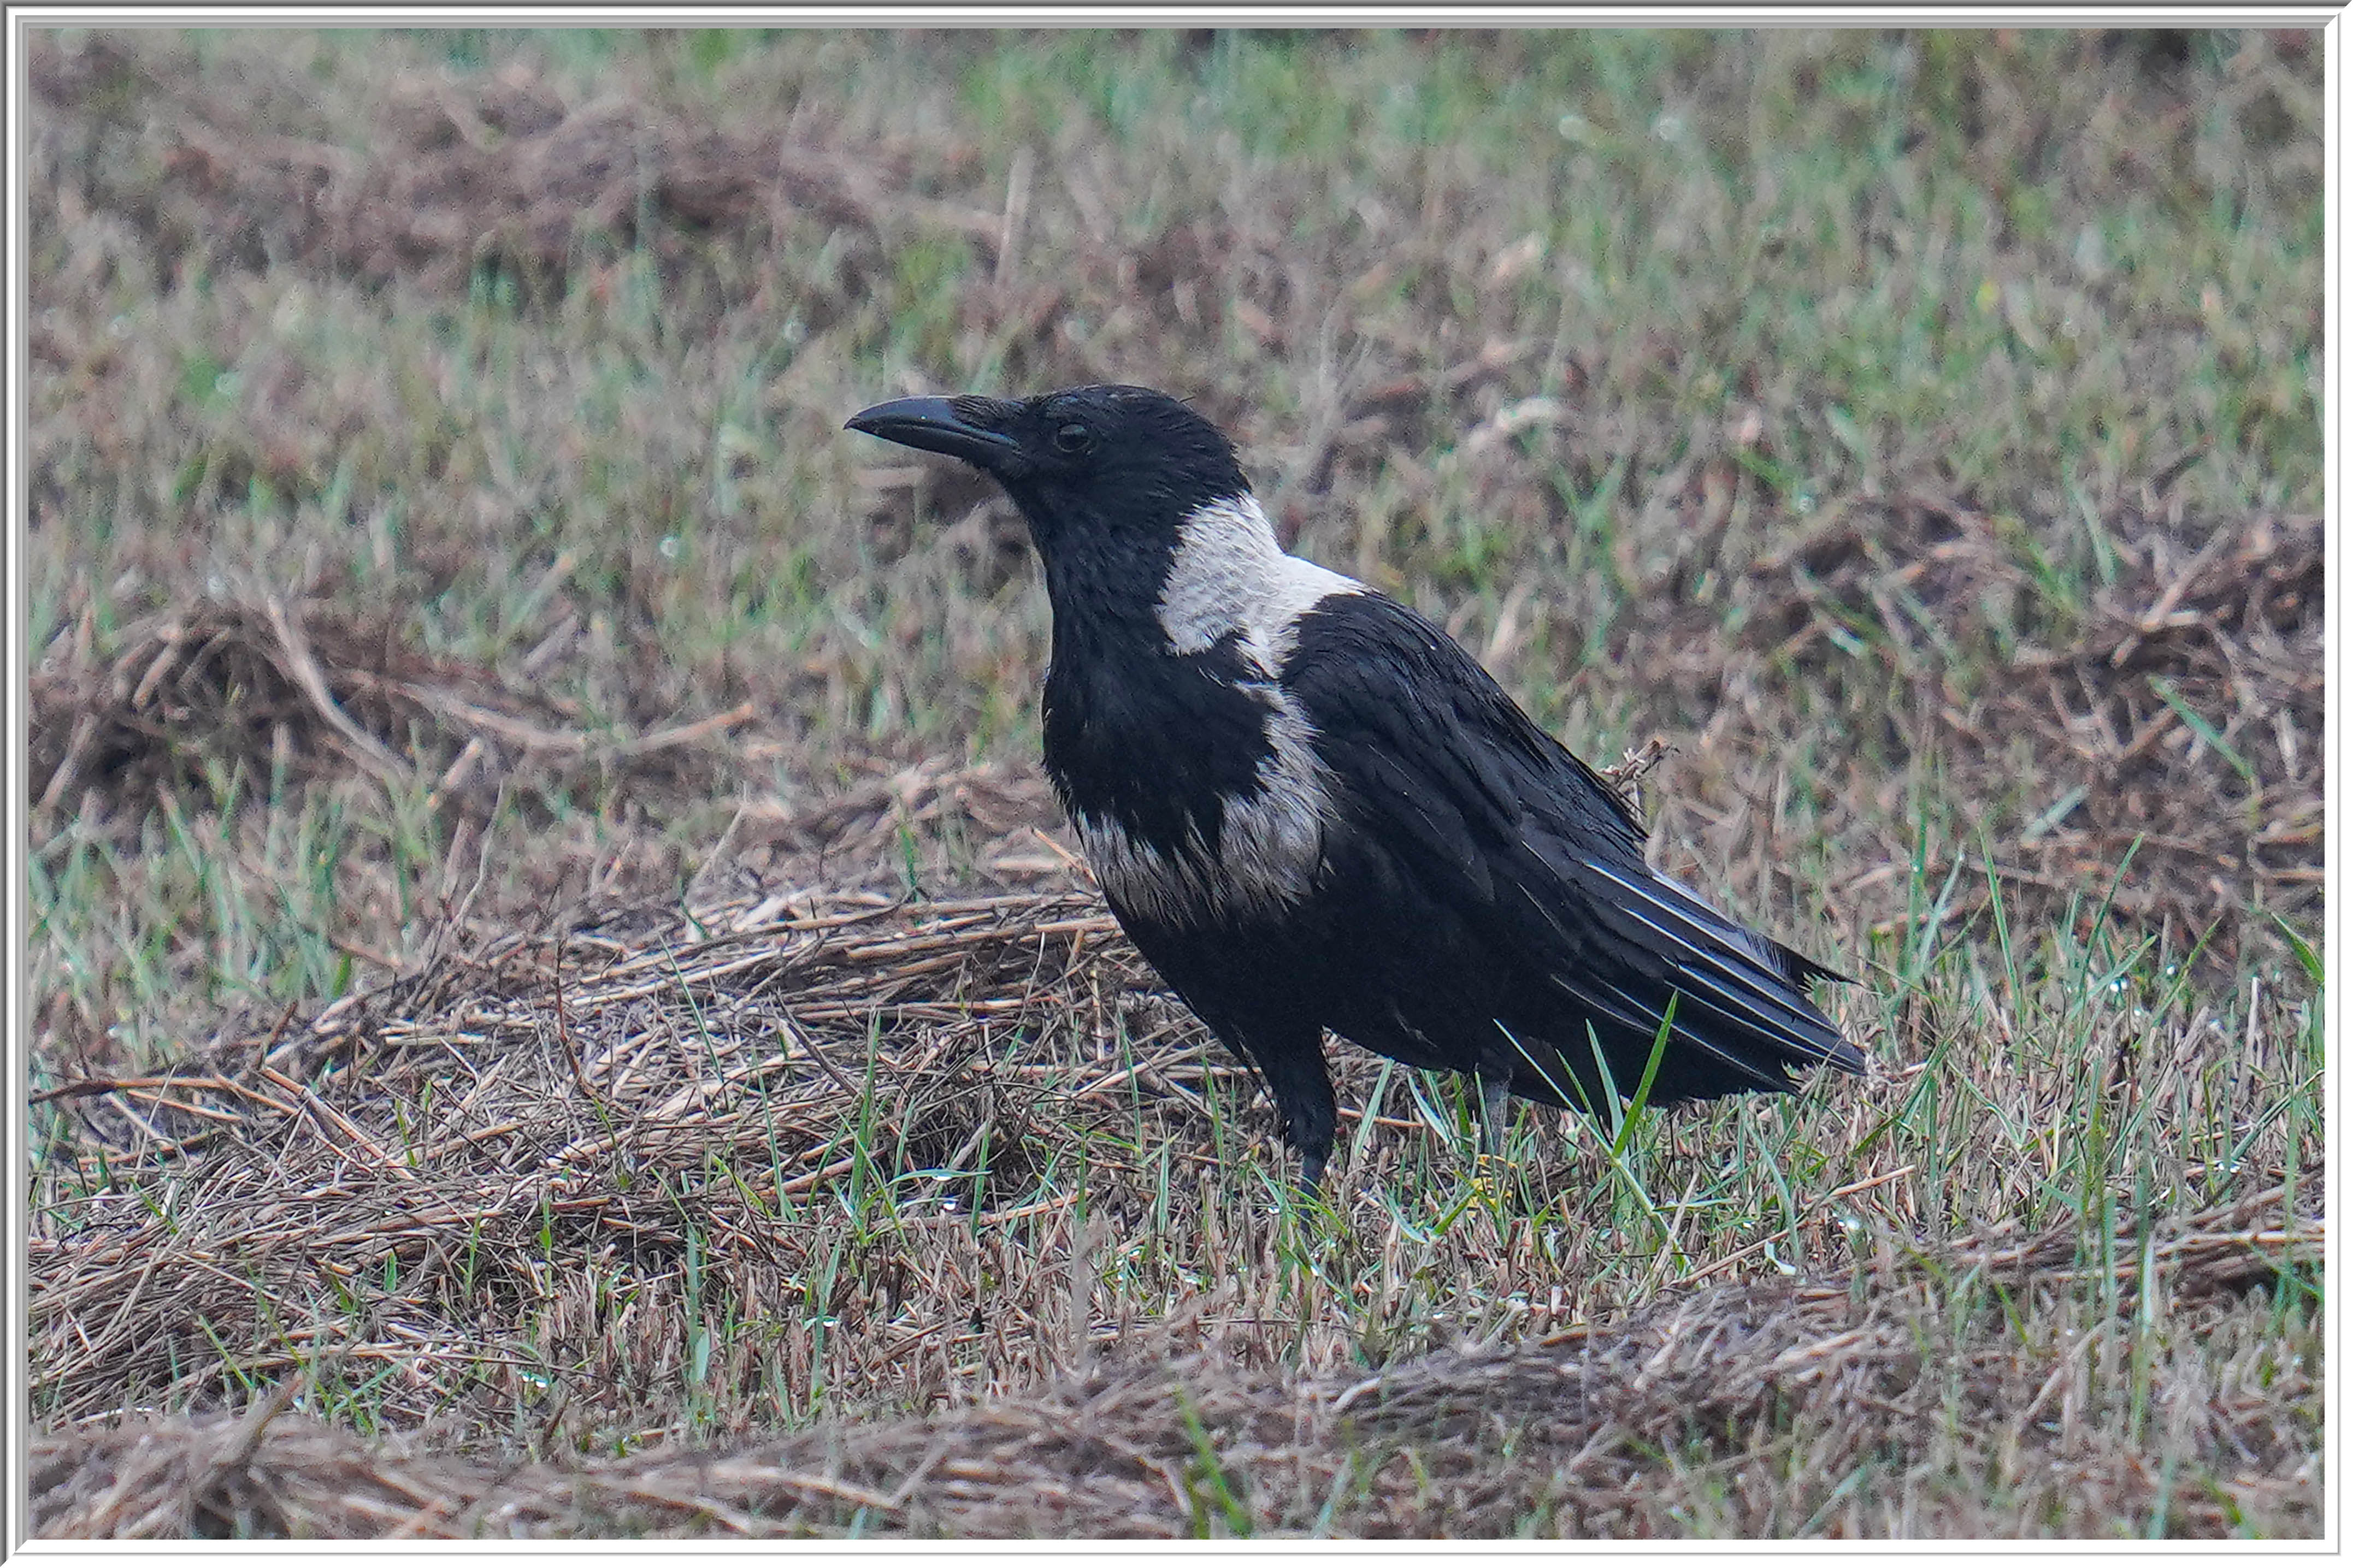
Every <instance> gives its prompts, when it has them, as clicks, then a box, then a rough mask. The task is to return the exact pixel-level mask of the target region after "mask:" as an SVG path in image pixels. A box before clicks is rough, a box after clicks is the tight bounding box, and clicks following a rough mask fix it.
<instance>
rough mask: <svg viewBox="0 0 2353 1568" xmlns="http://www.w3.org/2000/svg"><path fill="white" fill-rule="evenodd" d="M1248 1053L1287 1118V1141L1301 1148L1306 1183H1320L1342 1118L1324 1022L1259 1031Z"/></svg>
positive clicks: (1276, 1106) (1302, 1175) (1284, 1127)
mask: <svg viewBox="0 0 2353 1568" xmlns="http://www.w3.org/2000/svg"><path fill="white" fill-rule="evenodd" d="M1247 1054H1248V1059H1249V1060H1250V1061H1253V1062H1255V1063H1257V1064H1258V1070H1259V1076H1260V1077H1261V1079H1265V1080H1266V1089H1267V1093H1268V1094H1269V1095H1271V1097H1272V1098H1273V1100H1274V1109H1275V1110H1276V1111H1277V1112H1279V1113H1280V1114H1281V1115H1282V1136H1283V1139H1284V1141H1285V1142H1288V1143H1289V1144H1290V1145H1291V1146H1292V1147H1293V1149H1296V1150H1297V1151H1299V1160H1300V1172H1299V1174H1300V1180H1301V1184H1303V1185H1304V1186H1308V1187H1314V1188H1320V1187H1321V1186H1322V1185H1323V1184H1324V1167H1325V1166H1326V1165H1327V1164H1328V1163H1330V1162H1331V1159H1332V1141H1333V1135H1334V1132H1335V1130H1336V1129H1337V1127H1338V1125H1339V1121H1340V1115H1339V1107H1338V1105H1337V1104H1336V1102H1335V1100H1333V1098H1332V1075H1331V1073H1330V1072H1329V1071H1327V1070H1326V1069H1325V1068H1324V1030H1323V1027H1322V1026H1320V1025H1315V1024H1309V1025H1306V1026H1302V1027H1287V1028H1284V1029H1282V1030H1280V1031H1266V1032H1262V1033H1258V1034H1254V1035H1253V1036H1252V1037H1250V1041H1249V1051H1248V1053H1247Z"/></svg>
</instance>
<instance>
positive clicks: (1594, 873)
mask: <svg viewBox="0 0 2353 1568" xmlns="http://www.w3.org/2000/svg"><path fill="white" fill-rule="evenodd" d="M849 428H850V429H852V430H859V431H863V432H865V433H866V434H868V435H871V436H879V437H881V438H883V439H884V440H887V441H895V442H897V443H899V444H900V445H902V446H906V447H917V448H919V449H921V450H923V451H928V452H937V453H944V454H945V455H946V456H948V457H951V458H960V459H962V460H963V461H965V462H966V463H968V464H971V465H972V466H973V467H975V468H979V469H981V470H982V471H984V472H986V473H987V474H989V475H990V476H992V477H993V478H995V479H996V480H997V482H998V483H999V484H1000V485H1002V486H1003V487H1004V488H1005V490H1006V492H1007V493H1008V495H1010V496H1011V497H1012V499H1013V502H1014V504H1015V505H1016V506H1017V507H1018V508H1019V510H1020V511H1021V514H1022V516H1023V517H1024V518H1025V519H1026V520H1027V521H1028V522H1029V535H1030V538H1031V540H1032V541H1033V542H1035V543H1036V545H1037V549H1038V554H1039V560H1040V561H1041V562H1042V563H1043V564H1044V568H1045V574H1046V593H1047V597H1048V599H1049V600H1050V602H1051V605H1052V609H1053V650H1052V657H1051V662H1050V665H1049V667H1048V669H1047V674H1046V691H1045V713H1044V716H1045V750H1046V771H1047V773H1049V775H1050V776H1051V778H1052V780H1053V784H1054V788H1055V790H1056V792H1057V793H1058V794H1059V795H1060V797H1061V801H1062V805H1063V806H1064V807H1065V808H1066V809H1067V810H1068V811H1069V813H1070V815H1071V821H1072V822H1073V823H1074V824H1075V825H1076V826H1077V830H1078V836H1079V840H1080V843H1081V844H1082V847H1084V849H1085V852H1086V857H1087V861H1088V863H1089V865H1091V866H1092V868H1093V869H1094V873H1095V877H1096V879H1097V880H1098V881H1099V882H1100V883H1101V884H1102V887H1103V894H1104V896H1105V898H1106V899H1107V900H1109V901H1110V904H1111V908H1112V912H1113V914H1115V915H1116V916H1118V918H1119V922H1120V924H1121V925H1122V926H1123V927H1124V928H1125V930H1126V931H1127V934H1128V935H1129V937H1130V938H1131V939H1133V941H1134V943H1135V945H1136V947H1137V949H1138V950H1139V951H1141V952H1143V954H1144V956H1145V959H1146V960H1147V961H1149V962H1150V963H1151V964H1152V966H1153V968H1155V970H1157V971H1159V973H1160V974H1161V977H1162V978H1163V979H1165V980H1166V981H1167V982H1168V984H1170V985H1171V986H1172V987H1173V988H1174V989H1175V990H1176V994H1178V995H1179V996H1181V997H1183V998H1184V1000H1185V1003H1186V1005H1187V1006H1189V1007H1191V1008H1192V1009H1193V1011H1194V1012H1195V1013H1198V1015H1200V1016H1201V1018H1202V1020H1203V1021H1204V1022H1205V1023H1207V1024H1208V1026H1209V1027H1210V1028H1211V1029H1212V1030H1213V1031H1214V1032H1215V1033H1216V1034H1217V1036H1218V1037H1219V1039H1220V1040H1222V1041H1224V1042H1225V1044H1226V1046H1227V1047H1229V1048H1230V1049H1231V1050H1232V1051H1234V1053H1235V1054H1236V1055H1237V1056H1239V1057H1240V1058H1242V1059H1243V1060H1244V1061H1245V1062H1247V1063H1249V1064H1250V1066H1251V1067H1253V1068H1255V1069H1256V1070H1257V1073H1258V1075H1259V1077H1260V1079H1261V1080H1262V1081H1263V1083H1264V1084H1265V1086H1266V1088H1267V1089H1268V1091H1269V1092H1270V1094H1271V1096H1272V1098H1273V1100H1274V1103H1275V1107H1276V1109H1277V1110H1278V1111H1279V1113H1280V1114H1281V1116H1282V1127H1283V1132H1284V1135H1285V1137H1286V1138H1287V1139H1288V1140H1289V1141H1290V1142H1291V1143H1292V1145H1293V1147H1294V1148H1295V1149H1297V1150H1298V1152H1299V1153H1300V1155H1301V1157H1302V1159H1303V1167H1304V1168H1303V1175H1304V1177H1305V1179H1306V1182H1307V1184H1309V1185H1311V1186H1314V1185H1319V1184H1321V1182H1322V1180H1323V1175H1324V1163H1325V1162H1326V1161H1327V1160H1328V1159H1329V1158H1330V1156H1331V1152H1332V1141H1333V1132H1334V1124H1335V1108H1334V1102H1333V1096H1332V1080H1331V1078H1330V1076H1329V1074H1328V1073H1327V1071H1326V1070H1325V1067H1324V1031H1325V1030H1326V1029H1329V1030H1331V1031H1332V1032H1333V1033H1334V1034H1336V1035H1339V1036H1342V1037H1345V1038H1347V1039H1350V1040H1354V1041H1355V1042H1356V1044H1358V1045H1360V1046H1364V1047H1369V1048H1370V1049H1372V1050H1376V1051H1378V1052H1380V1053H1381V1054H1382V1055H1384V1056H1388V1057H1394V1058H1397V1059H1398V1060H1399V1061H1402V1062H1408V1063H1410V1064H1411V1065H1413V1066H1415V1067H1422V1068H1451V1069H1452V1070H1454V1071H1457V1072H1466V1073H1471V1074H1473V1075H1475V1076H1476V1078H1477V1079H1478V1082H1479V1086H1480V1096H1481V1110H1482V1118H1481V1121H1482V1145H1483V1147H1484V1148H1485V1149H1487V1150H1488V1151H1489V1152H1495V1151H1496V1150H1497V1149H1498V1147H1499V1140H1500V1136H1501V1130H1502V1128H1503V1125H1504V1114H1505V1110H1506V1106H1505V1103H1504V1101H1505V1096H1506V1095H1508V1094H1519V1095H1525V1096H1526V1097H1528V1098H1529V1099H1532V1100H1542V1101H1545V1102H1546V1103H1547V1104H1551V1105H1559V1106H1567V1105H1572V1104H1576V1105H1581V1106H1583V1107H1584V1108H1586V1109H1588V1110H1591V1109H1593V1108H1596V1107H1599V1106H1600V1105H1602V1104H1603V1103H1604V1100H1603V1097H1604V1096H1605V1095H1608V1094H1611V1093H1615V1094H1617V1095H1619V1096H1621V1097H1626V1096H1631V1095H1633V1094H1635V1093H1636V1092H1638V1086H1639V1085H1640V1084H1641V1082H1642V1081H1643V1078H1644V1074H1645V1070H1646V1069H1647V1068H1651V1063H1652V1059H1653V1045H1654V1043H1655V1042H1656V1041H1657V1040H1658V1038H1659V1035H1660V1029H1661V1026H1662V1023H1670V1015H1669V1007H1670V1004H1671V1003H1672V1019H1671V1024H1670V1027H1669V1030H1668V1033H1667V1035H1666V1039H1665V1045H1664V1048H1663V1050H1661V1051H1659V1052H1658V1053H1657V1058H1656V1068H1655V1077H1654V1078H1653V1079H1651V1092H1650V1099H1651V1102H1652V1103H1656V1104H1662V1105H1663V1104H1671V1103H1673V1102H1676V1101H1680V1100H1708V1099H1713V1098H1715V1097H1717V1096H1720V1095H1726V1094H1733V1093H1737V1092H1740V1091H1742V1090H1746V1089H1762V1090H1779V1089H1792V1088H1795V1087H1796V1085H1795V1083H1794V1082H1793V1081H1792V1079H1790V1077H1789V1075H1788V1069H1789V1068H1793V1067H1807V1066H1811V1065H1814V1064H1817V1063H1824V1062H1827V1063H1829V1064H1830V1065H1831V1066H1833V1067H1837V1068H1844V1069H1845V1070H1847V1071H1849V1072H1861V1071H1862V1070H1863V1058H1862V1053H1861V1052H1859V1051H1858V1050H1856V1049H1855V1047H1853V1046H1852V1044H1850V1043H1849V1042H1848V1041H1847V1040H1846V1039H1845V1038H1843V1037H1841V1035H1840V1033H1839V1031H1838V1029H1837V1027H1836V1026H1834V1025H1833V1024H1831V1021H1830V1020H1829V1019H1828V1018H1826V1017H1824V1016H1822V1014H1821V1013H1820V1012H1819V1011H1817V1010H1816V1009H1815V1007H1814V1006H1813V1005H1812V1004H1811V1003H1810V1002H1809V1001H1808V1000H1807V996H1806V986H1807V984H1808V983H1809V982H1810V981H1811V980H1814V979H1817V978H1823V979H1832V980H1837V979H1843V978H1844V976H1841V975H1839V974H1836V973H1833V972H1832V971H1831V970H1829V969H1827V968H1825V967H1823V966H1822V965H1821V964H1819V963H1815V962H1813V961H1812V960H1811V959H1809V958H1805V957H1802V956H1800V955H1799V954H1798V953H1796V952H1792V951H1790V950H1789V949H1788V948H1787V947H1784V946H1782V945H1781V944H1780V943H1778V942H1774V941H1772V940H1770V939H1769V938H1767V937H1764V936H1761V935H1759V934H1757V932H1755V931H1749V930H1747V929H1746V928H1745V927H1743V926H1741V925H1739V924H1738V923H1736V922H1735V921H1731V920H1729V919H1727V918H1725V916H1724V915H1722V914H1720V913H1718V912H1717V911H1716V910H1714V909H1711V908H1710V907H1709V906H1708V905H1707V904H1706V903H1704V901H1702V900H1700V899H1699V898H1698V897H1697V896H1696V895H1695V894H1694V893H1693V892H1692V891H1691V890H1690V889H1687V888H1684V887H1683V886H1682V885H1680V884H1679V883H1677V882H1674V881H1672V880H1671V879H1668V878H1666V877H1663V876H1661V875H1660V874H1659V873H1658V872H1656V871H1653V870H1651V868H1650V867H1649V866H1648V865H1647V864H1646V863H1645V862H1644V860H1643V857H1642V841H1643V837H1644V834H1643V829H1642V825H1641V822H1640V820H1639V819H1637V818H1636V816H1634V815H1633V814H1632V812H1631V811H1630V809H1629V808H1628V807H1627V806H1626V805H1624V804H1623V803H1621V801H1620V798H1619V796H1618V795H1616V794H1614V793H1613V792H1612V791H1611V790H1610V788H1609V786H1608V785H1607V784H1604V783H1603V782H1602V781H1601V780H1600V779H1599V777H1598V776H1597V775H1596V774H1595V773H1593V771H1592V770H1591V769H1589V768H1588V767H1587V766H1586V765H1585V763H1582V762H1580V761H1578V760H1577V758H1576V757H1575V756H1574V755H1572V754H1571V753H1570V752H1568V750H1567V748H1566V747H1564V746H1562V745H1561V744H1560V743H1559V742H1556V741H1555V740H1554V739H1553V738H1552V737H1551V736H1550V735H1548V734H1546V732H1545V731H1543V730H1541V729H1539V728H1538V727H1537V726H1536V725H1535V722H1534V721H1531V720H1530V719H1529V718H1528V717H1527V715H1526V714H1525V713H1523V712H1522V711H1521V710H1520V709H1519V708H1518V706H1517V705H1515V704H1514V702H1513V701H1512V700H1511V699H1510V698H1509V697H1507V696H1506V695H1504V690H1503V689H1502V688H1501V687H1499V686H1497V685H1496V684H1495V682H1494V680H1493V679H1492V678H1491V677H1490V676H1489V675H1488V674H1487V672H1486V671H1485V670H1484V669H1482V668H1480V667H1479V665H1478V663H1477V661H1475V660H1474V659H1472V658H1471V656H1470V655H1469V654H1467V653H1465V652H1463V651H1462V649H1461V647H1458V646H1456V644H1455V643H1454V641H1453V640H1452V639H1451V637H1447V635H1446V634H1445V633H1444V632H1442V631H1440V629H1439V628H1438V627H1436V626H1432V625H1431V624H1430V622H1429V621H1427V620H1424V619H1423V618H1422V617H1421V616H1419V615H1417V614H1415V613H1414V612H1413V611H1412V610H1409V609H1408V608H1406V607H1405V606H1404V605H1400V604H1398V603H1397V602H1396V601H1395V600H1393V599H1389V598H1388V597H1385V596H1384V595H1380V594H1377V593H1375V592H1373V591H1372V590H1371V589H1369V588H1367V587H1366V586H1365V585H1364V584H1361V583H1358V582H1356V581H1355V580H1353V579H1351V578H1348V577H1344V576H1342V575H1340V574H1338V573H1336V572H1330V571H1326V570H1325V569H1324V568H1323V567H1321V566H1318V565H1315V564H1314V563H1312V562H1308V561H1303V560H1301V559H1300V558H1298V557H1297V556H1294V555H1290V554H1287V553H1285V552H1283V550H1282V546H1281V545H1279V544H1278V543H1277V542H1275V537H1274V533H1273V531H1272V530H1271V528H1270V527H1269V526H1268V524H1267V520H1266V517H1265V514H1264V513H1263V512H1261V510H1260V509H1259V504H1258V502H1257V501H1256V500H1254V499H1253V498H1252V496H1251V494H1250V481H1249V480H1248V479H1245V478H1244V477H1243V475H1242V470H1241V468H1240V465H1239V464H1238V463H1237V461H1236V459H1235V457H1234V449H1233V446H1232V444H1231V443H1230V442H1229V441H1228V440H1227V438H1226V437H1225V436H1224V434H1223V433H1222V432H1220V431H1219V429H1218V428H1217V427H1216V426H1214V425H1212V424H1210V423H1209V421H1208V420H1207V419H1204V418H1203V417H1201V416H1199V415H1198V414H1197V413H1195V412H1194V411H1193V410H1192V409H1191V408H1189V407H1187V405H1185V404H1183V403H1181V402H1179V401H1177V400H1176V399H1175V398H1173V397H1169V396H1167V395H1165V394H1162V393H1158V392H1153V391H1149V390H1147V389H1145V388H1142V387H1134V386H1082V387H1074V388H1071V389H1069V390H1066V391H1061V392H1052V393H1047V394H1045V395H1040V396H1037V397H1030V398H1027V399H1021V400H1007V399H998V398H991V397H909V398H902V399H900V400H898V401H896V402H892V403H884V404H881V405H877V406H875V407H872V408H869V409H867V410H865V411H864V412H863V413H860V414H859V415H858V416H855V417H854V418H852V419H851V420H850V421H849ZM1597 1058H1599V1061H1606V1062H1607V1064H1608V1070H1607V1075H1606V1077H1605V1075H1604V1073H1603V1071H1602V1069H1601V1068H1600V1066H1599V1061H1597Z"/></svg>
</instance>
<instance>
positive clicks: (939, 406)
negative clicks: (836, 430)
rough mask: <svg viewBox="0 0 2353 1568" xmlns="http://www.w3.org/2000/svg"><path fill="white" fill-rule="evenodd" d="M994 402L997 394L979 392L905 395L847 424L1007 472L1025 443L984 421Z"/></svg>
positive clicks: (863, 413)
mask: <svg viewBox="0 0 2353 1568" xmlns="http://www.w3.org/2000/svg"><path fill="white" fill-rule="evenodd" d="M995 406H996V405H995V401H994V400H993V399H989V398H980V397H902V398H899V399H897V400H896V401H894V402H891V403H878V404H876V405H874V406H873V407H871V408H869V409H865V410H862V411H861V412H860V413H857V414H854V415H852V416H850V418H849V424H848V425H846V426H843V428H844V429H849V430H857V431H860V432H862V433H864V434H865V435H869V436H880V437H882V439H884V440H885V441H896V442H897V443H899V445H901V446H902V447H915V448H917V449H918V450H921V451H925V452H938V453H941V454H942V455H944V456H946V457H950V458H961V459H963V460H964V461H965V462H967V463H970V464H971V465H973V467H975V468H981V469H985V470H987V472H989V473H992V474H1002V473H1003V472H1004V471H1005V470H1006V469H1007V468H1008V467H1010V466H1012V465H1013V463H1014V461H1015V459H1017V458H1018V457H1019V456H1020V453H1021V444H1020V443H1019V442H1018V441H1017V440H1015V439H1014V438H1013V437H1010V436H1008V435H1007V434H1005V432H1003V431H1002V430H998V429H996V428H993V427H992V426H990V425H988V424H985V423H982V422H981V421H982V420H984V419H986V418H987V415H988V413H989V412H990V411H991V410H992V409H993V408H994V407H995ZM959 409H961V410H962V411H963V412H958V410H959Z"/></svg>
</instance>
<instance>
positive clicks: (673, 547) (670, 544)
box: [657, 533, 686, 561]
mask: <svg viewBox="0 0 2353 1568" xmlns="http://www.w3.org/2000/svg"><path fill="white" fill-rule="evenodd" d="M657 548H659V550H660V551H661V555H662V559H663V560H665V561H675V560H677V559H678V558H679V557H680V556H681V555H683V554H685V553H686V546H685V545H683V544H681V543H680V542H679V538H678V535H677V534H675V533H665V534H663V535H662V542H661V543H660V544H659V546H657Z"/></svg>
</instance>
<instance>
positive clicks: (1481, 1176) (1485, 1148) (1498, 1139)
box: [1471, 1072, 1512, 1200]
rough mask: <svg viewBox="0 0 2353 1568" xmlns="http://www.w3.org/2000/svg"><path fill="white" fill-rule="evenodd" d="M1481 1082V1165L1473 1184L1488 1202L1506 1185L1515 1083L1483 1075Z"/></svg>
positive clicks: (1503, 1077)
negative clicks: (1506, 1134)
mask: <svg viewBox="0 0 2353 1568" xmlns="http://www.w3.org/2000/svg"><path fill="white" fill-rule="evenodd" d="M1478 1079H1479V1163H1478V1168H1477V1171H1476V1173H1474V1174H1473V1175H1472V1178H1471V1181H1472V1185H1474V1186H1476V1187H1477V1188H1478V1189H1479V1190H1480V1191H1481V1192H1482V1193H1483V1194H1486V1196H1487V1197H1488V1198H1489V1199H1491V1200H1492V1199H1493V1198H1495V1197H1496V1196H1498V1195H1499V1194H1501V1193H1502V1191H1503V1185H1504V1128H1505V1127H1506V1126H1508V1125H1509V1124H1510V1121H1511V1115H1512V1080H1511V1079H1510V1077H1509V1076H1507V1075H1504V1074H1500V1073H1487V1072H1481V1073H1480V1074H1479V1075H1478Z"/></svg>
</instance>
